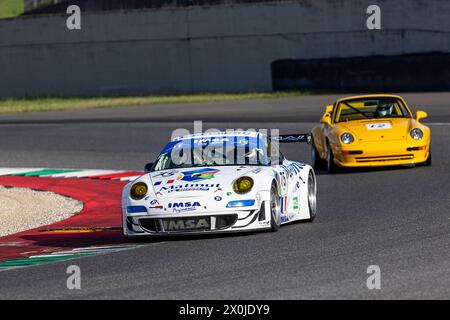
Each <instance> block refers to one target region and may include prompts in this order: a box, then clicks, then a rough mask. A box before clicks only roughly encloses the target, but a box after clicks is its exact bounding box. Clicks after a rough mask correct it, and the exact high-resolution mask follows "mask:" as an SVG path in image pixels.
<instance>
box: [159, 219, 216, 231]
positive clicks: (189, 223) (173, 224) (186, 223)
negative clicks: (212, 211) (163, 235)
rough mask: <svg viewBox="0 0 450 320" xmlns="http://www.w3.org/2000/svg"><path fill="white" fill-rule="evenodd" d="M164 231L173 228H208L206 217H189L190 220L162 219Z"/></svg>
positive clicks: (173, 229)
mask: <svg viewBox="0 0 450 320" xmlns="http://www.w3.org/2000/svg"><path fill="white" fill-rule="evenodd" d="M163 227H164V230H165V231H175V230H191V229H210V225H209V222H208V220H207V219H205V218H200V219H191V220H168V221H167V220H163Z"/></svg>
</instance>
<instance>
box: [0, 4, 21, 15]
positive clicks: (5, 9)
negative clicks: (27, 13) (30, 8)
mask: <svg viewBox="0 0 450 320" xmlns="http://www.w3.org/2000/svg"><path fill="white" fill-rule="evenodd" d="M23 2H24V1H23V0H0V19H2V18H10V17H16V16H18V15H19V14H21V13H22V12H23Z"/></svg>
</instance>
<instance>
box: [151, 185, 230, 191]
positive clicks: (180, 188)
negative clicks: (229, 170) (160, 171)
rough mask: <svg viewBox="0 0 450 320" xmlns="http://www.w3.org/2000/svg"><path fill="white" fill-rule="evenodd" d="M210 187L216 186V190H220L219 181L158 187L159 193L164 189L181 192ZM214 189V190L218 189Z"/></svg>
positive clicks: (203, 189) (205, 189) (202, 189)
mask: <svg viewBox="0 0 450 320" xmlns="http://www.w3.org/2000/svg"><path fill="white" fill-rule="evenodd" d="M212 188H217V189H218V190H219V189H220V190H222V189H221V187H220V184H219V183H211V184H208V183H186V184H180V185H175V186H174V185H172V186H169V187H161V189H159V191H158V192H159V193H161V192H163V191H165V192H167V193H172V192H183V191H209V190H210V189H212ZM218 190H216V191H218Z"/></svg>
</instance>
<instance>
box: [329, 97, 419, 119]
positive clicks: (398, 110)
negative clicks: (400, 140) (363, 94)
mask: <svg viewBox="0 0 450 320" xmlns="http://www.w3.org/2000/svg"><path fill="white" fill-rule="evenodd" d="M335 110H336V111H335V114H334V120H335V122H345V121H355V120H365V119H380V118H404V117H410V116H411V115H410V113H409V112H408V109H407V108H406V106H405V105H404V104H403V102H402V101H401V100H400V99H397V98H391V97H380V98H357V99H350V100H344V101H341V102H339V104H338V106H337V108H336V109H335Z"/></svg>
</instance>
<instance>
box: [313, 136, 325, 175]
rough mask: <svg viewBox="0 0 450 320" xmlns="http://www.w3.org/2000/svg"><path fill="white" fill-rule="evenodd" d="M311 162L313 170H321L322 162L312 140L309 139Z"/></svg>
mask: <svg viewBox="0 0 450 320" xmlns="http://www.w3.org/2000/svg"><path fill="white" fill-rule="evenodd" d="M311 162H312V166H313V168H314V169H316V170H319V169H321V168H323V160H322V159H321V158H320V155H319V152H318V151H317V149H316V146H315V144H314V139H311Z"/></svg>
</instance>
